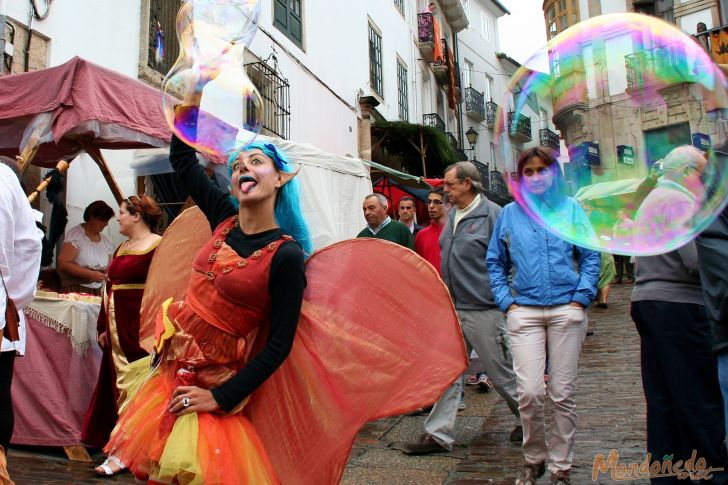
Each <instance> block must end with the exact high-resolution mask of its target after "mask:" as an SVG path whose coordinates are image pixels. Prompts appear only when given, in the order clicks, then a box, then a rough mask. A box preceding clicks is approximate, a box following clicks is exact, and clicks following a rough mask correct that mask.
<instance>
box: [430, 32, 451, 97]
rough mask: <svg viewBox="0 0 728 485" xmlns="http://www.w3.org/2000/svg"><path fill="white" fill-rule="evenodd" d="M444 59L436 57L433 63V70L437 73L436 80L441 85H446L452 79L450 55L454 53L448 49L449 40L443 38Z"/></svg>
mask: <svg viewBox="0 0 728 485" xmlns="http://www.w3.org/2000/svg"><path fill="white" fill-rule="evenodd" d="M442 52H443V58H442V60H438V59H437V58H436V59H435V62H434V64H432V72H433V73H434V74H435V81H436V82H437V84H439V85H440V86H445V85H446V84H447V83H448V82H449V81H450V68H449V66H448V62H447V61H448V59H447V56H448V55H452V52H451V51H450V50H449V49H448V46H447V40H445V39H442Z"/></svg>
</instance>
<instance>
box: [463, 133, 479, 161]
mask: <svg viewBox="0 0 728 485" xmlns="http://www.w3.org/2000/svg"><path fill="white" fill-rule="evenodd" d="M465 138H467V140H468V143H470V150H471V151H472V152H473V160H475V144H476V143H478V132H477V131H475V130H474V129H473V127H472V126H471V127H470V128H468V131H466V132H465Z"/></svg>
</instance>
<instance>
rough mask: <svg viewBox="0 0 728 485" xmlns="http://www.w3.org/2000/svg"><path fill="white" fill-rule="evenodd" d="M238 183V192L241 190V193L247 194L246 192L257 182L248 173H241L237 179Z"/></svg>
mask: <svg viewBox="0 0 728 485" xmlns="http://www.w3.org/2000/svg"><path fill="white" fill-rule="evenodd" d="M238 183H239V184H240V192H242V193H243V194H247V193H248V192H250V191H251V190H253V187H255V186H256V185H258V182H257V181H256V180H255V179H254V178H253V177H251V176H250V175H243V176H242V177H240V179H239V180H238Z"/></svg>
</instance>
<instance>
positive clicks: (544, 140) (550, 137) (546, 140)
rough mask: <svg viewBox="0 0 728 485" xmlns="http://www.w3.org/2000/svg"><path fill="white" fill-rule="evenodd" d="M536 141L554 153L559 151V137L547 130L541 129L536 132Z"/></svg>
mask: <svg viewBox="0 0 728 485" xmlns="http://www.w3.org/2000/svg"><path fill="white" fill-rule="evenodd" d="M538 141H539V144H540V145H541V146H544V147H547V148H551V149H552V150H556V151H558V150H559V146H560V142H559V135H557V134H556V133H554V132H553V131H551V130H549V129H548V128H542V129H540V130H538Z"/></svg>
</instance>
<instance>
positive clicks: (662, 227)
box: [495, 14, 728, 255]
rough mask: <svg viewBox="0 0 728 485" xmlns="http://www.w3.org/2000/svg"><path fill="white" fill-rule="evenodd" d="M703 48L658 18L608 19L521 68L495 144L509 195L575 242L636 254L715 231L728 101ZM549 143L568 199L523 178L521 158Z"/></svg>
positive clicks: (723, 188)
mask: <svg viewBox="0 0 728 485" xmlns="http://www.w3.org/2000/svg"><path fill="white" fill-rule="evenodd" d="M698 40H700V41H702V40H703V38H700V39H696V38H693V37H691V36H689V35H687V34H684V33H683V32H682V31H680V30H678V29H677V28H676V27H675V26H674V25H671V24H668V23H665V22H663V21H662V20H659V19H657V18H654V17H649V16H645V15H639V14H611V15H604V16H599V17H595V18H592V19H589V20H587V21H584V22H580V23H577V24H576V25H574V26H572V27H569V28H568V29H567V30H565V31H564V32H562V33H561V34H559V35H558V36H556V37H554V38H553V39H551V40H550V41H549V42H548V44H547V45H546V46H545V47H544V48H542V49H540V50H539V51H538V52H537V53H536V54H534V55H533V56H532V57H531V58H530V59H529V60H528V61H527V62H526V63H525V65H523V66H521V67H520V68H519V70H518V71H517V72H516V74H515V75H514V76H513V77H512V78H511V80H510V84H509V88H508V95H507V96H506V97H505V99H503V100H502V101H501V105H500V108H499V111H498V114H497V121H496V127H495V128H496V129H495V135H496V140H497V141H498V143H499V149H500V150H499V151H500V154H501V156H502V157H503V158H504V160H505V166H506V167H507V171H508V172H511V173H510V174H509V176H508V177H507V178H508V181H509V186H510V190H511V192H512V193H513V195H514V197H515V198H516V200H517V201H518V202H519V204H520V205H521V206H522V207H523V208H524V209H525V210H526V212H527V213H528V214H529V215H530V216H531V217H532V218H533V219H534V220H536V221H538V222H539V223H540V224H542V225H543V226H545V227H547V228H548V229H549V230H551V231H552V232H554V233H556V234H558V235H559V236H561V237H563V238H564V239H566V240H568V241H570V242H572V243H575V244H578V245H581V246H585V247H589V248H593V249H597V250H601V251H607V252H611V253H615V254H633V255H653V254H660V253H664V252H666V251H669V250H672V249H676V248H678V247H680V246H682V245H684V244H685V243H687V242H688V241H690V240H691V239H692V238H694V237H695V236H696V235H697V234H699V233H700V232H701V231H702V230H703V229H704V228H705V227H707V225H708V224H710V222H711V221H712V220H713V219H714V217H715V216H716V214H717V213H718V212H719V211H720V210H721V209H722V208H723V207H724V206H725V205H726V202H727V199H728V175H727V173H728V171H727V170H726V160H727V158H726V157H728V154H727V153H726V152H728V149H726V145H725V144H726V141H727V140H726V127H727V126H728V124H727V122H726V120H727V119H728V95H727V94H726V77H725V75H724V73H723V71H722V70H721V69H720V68H719V67H718V66H717V64H716V63H714V62H713V60H712V59H711V55H710V53H709V49H710V46H706V47H703V45H701V43H699V42H698ZM542 110H543V111H542ZM544 111H545V113H548V115H545V113H544ZM539 144H540V145H546V146H551V148H552V149H553V150H554V152H555V156H556V158H557V160H558V165H557V166H558V167H559V168H558V170H554V171H552V173H551V175H552V176H555V177H560V178H562V181H563V190H561V191H560V193H559V190H558V187H559V186H561V184H553V185H552V186H551V188H550V189H549V190H548V191H547V192H546V195H537V194H535V193H534V191H533V190H530V189H529V184H527V183H526V182H527V180H526V179H525V178H522V179H519V178H518V176H517V170H516V164H517V158H518V156H519V154H520V153H521V152H523V151H524V150H526V149H528V148H529V147H532V146H535V145H539ZM693 145H694V146H696V147H698V148H699V149H690V148H688V147H690V146H693ZM681 147H682V148H681ZM530 187H533V186H532V185H531V186H530ZM564 196H566V197H573V198H575V199H576V200H577V201H578V202H579V204H578V205H577V204H569V203H568V202H569V201H568V200H567V199H564ZM579 207H581V209H580V208H579ZM582 209H583V211H584V213H585V214H586V216H587V218H588V219H587V218H584V217H583V215H584V214H581V210H582Z"/></svg>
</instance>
